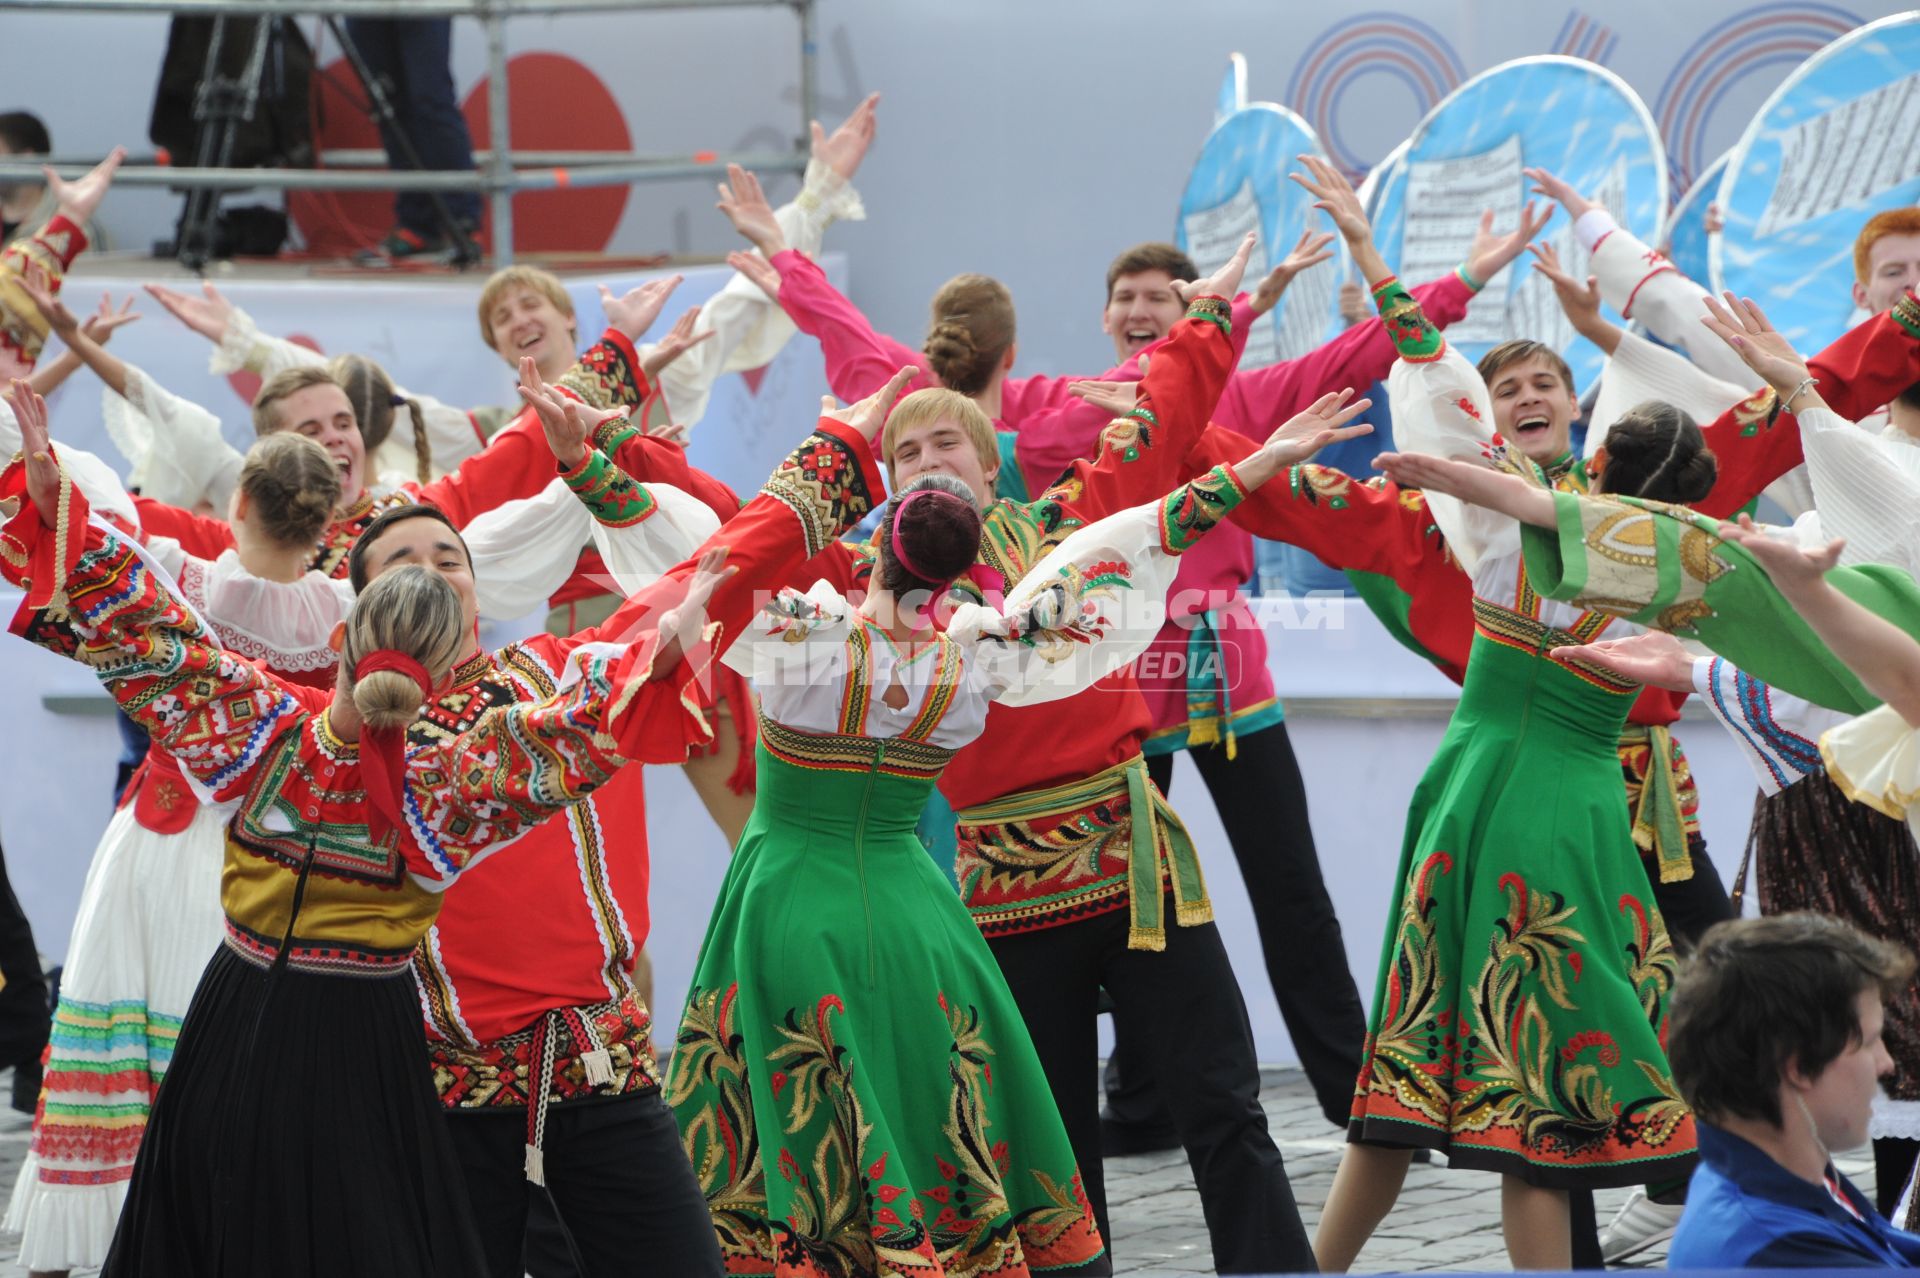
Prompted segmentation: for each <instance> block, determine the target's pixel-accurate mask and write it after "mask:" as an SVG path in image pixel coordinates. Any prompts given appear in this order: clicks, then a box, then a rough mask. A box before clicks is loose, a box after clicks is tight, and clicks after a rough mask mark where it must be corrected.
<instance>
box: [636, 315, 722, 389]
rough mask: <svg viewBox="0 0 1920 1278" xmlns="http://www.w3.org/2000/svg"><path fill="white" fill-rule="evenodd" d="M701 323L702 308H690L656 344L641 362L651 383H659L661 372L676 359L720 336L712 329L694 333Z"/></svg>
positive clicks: (643, 370)
mask: <svg viewBox="0 0 1920 1278" xmlns="http://www.w3.org/2000/svg"><path fill="white" fill-rule="evenodd" d="M699 322H700V308H699V307H698V306H689V307H688V308H687V309H686V310H685V311H684V312H682V314H681V316H680V318H679V319H677V320H675V321H674V322H673V327H672V328H671V329H668V330H667V335H666V336H665V337H663V338H661V339H660V340H659V341H658V342H656V343H655V344H654V347H653V349H652V350H651V351H648V352H647V354H646V357H645V358H643V359H642V360H641V361H640V371H641V372H643V373H645V374H646V375H647V380H648V381H649V382H653V381H658V380H659V377H660V370H662V369H664V368H665V367H666V366H667V365H669V364H671V363H673V361H675V360H676V359H679V358H680V357H681V356H682V355H685V354H686V353H687V352H688V351H690V350H692V349H693V348H694V347H696V346H698V345H699V344H700V343H702V342H704V341H706V340H707V339H708V338H709V337H715V336H718V334H717V333H716V331H715V330H713V329H711V328H710V329H708V330H707V331H706V332H704V333H696V332H694V331H693V329H694V325H696V324H698V323H699Z"/></svg>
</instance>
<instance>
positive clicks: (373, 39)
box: [347, 18, 480, 236]
mask: <svg viewBox="0 0 1920 1278" xmlns="http://www.w3.org/2000/svg"><path fill="white" fill-rule="evenodd" d="M347 35H348V36H349V37H350V38H351V39H352V40H353V43H354V45H355V46H356V47H357V48H358V49H359V50H360V56H361V57H363V58H365V59H366V61H367V69H368V70H370V71H372V72H373V73H374V74H375V75H377V76H379V77H380V78H381V79H382V80H383V81H385V82H386V85H387V91H388V94H389V96H390V97H391V98H392V99H393V111H394V115H395V116H397V117H398V118H399V121H400V124H401V127H402V128H404V129H406V131H407V140H408V141H410V142H412V143H413V147H414V150H416V151H418V152H419V153H420V163H421V164H422V165H424V166H425V167H427V168H429V169H470V168H472V167H473V138H472V136H471V135H470V134H469V133H468V132H467V118H466V117H465V116H464V115H462V114H460V103H459V101H458V100H457V99H456V98H455V97H454V90H453V67H452V63H451V58H452V54H453V19H451V18H348V19H347ZM380 142H381V145H382V146H384V147H385V148H386V151H387V162H388V164H389V165H390V166H391V167H393V168H396V169H400V168H410V167H412V166H410V165H409V164H408V163H407V161H406V158H405V152H404V151H403V150H402V149H401V146H400V142H399V140H398V139H397V138H396V137H395V136H394V134H393V131H392V130H391V129H389V128H387V127H386V126H385V125H382V126H381V128H380ZM441 194H442V195H443V196H444V197H445V199H446V201H447V208H448V210H449V211H450V212H451V213H452V214H453V216H454V217H455V218H456V219H458V220H460V221H462V222H466V223H468V224H469V225H472V226H478V225H479V224H480V196H479V195H478V194H476V193H475V192H472V191H444V192H442V193H441ZM393 214H394V220H395V221H397V222H398V223H399V224H400V225H401V226H403V227H405V228H406V229H407V230H409V231H412V232H414V233H415V234H416V235H421V236H436V235H439V234H440V224H439V222H438V221H437V220H436V219H435V216H434V209H433V199H432V197H431V196H429V195H428V194H427V193H425V192H423V191H403V192H401V193H400V194H399V195H396V196H395V197H394V200H393Z"/></svg>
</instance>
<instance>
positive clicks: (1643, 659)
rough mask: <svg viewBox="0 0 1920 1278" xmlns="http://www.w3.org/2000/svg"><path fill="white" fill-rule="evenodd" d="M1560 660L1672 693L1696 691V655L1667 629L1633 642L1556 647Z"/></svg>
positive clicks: (1614, 641) (1624, 640)
mask: <svg viewBox="0 0 1920 1278" xmlns="http://www.w3.org/2000/svg"><path fill="white" fill-rule="evenodd" d="M1552 656H1553V657H1555V658H1556V659H1558V660H1560V661H1579V662H1584V663H1585V664H1587V665H1590V666H1598V667H1600V668H1601V669H1602V670H1607V671H1611V672H1612V673H1614V674H1617V675H1619V676H1620V677H1621V678H1622V679H1630V680H1632V681H1633V682H1634V683H1644V684H1646V685H1647V686H1648V687H1650V688H1665V689H1666V690H1667V691H1669V692H1691V691H1693V654H1692V653H1691V652H1688V651H1687V649H1686V645H1685V644H1683V643H1681V642H1680V641H1679V640H1678V639H1675V638H1674V637H1673V636H1672V635H1670V634H1668V633H1667V632H1666V631H1664V630H1649V631H1647V632H1646V633H1645V634H1641V635H1634V636H1633V637H1632V638H1630V639H1602V640H1600V641H1599V642H1597V643H1583V644H1569V645H1568V646H1566V647H1564V648H1555V649H1554V650H1553V652H1552Z"/></svg>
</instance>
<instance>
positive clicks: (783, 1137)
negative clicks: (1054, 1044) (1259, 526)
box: [665, 345, 1370, 1278]
mask: <svg viewBox="0 0 1920 1278" xmlns="http://www.w3.org/2000/svg"><path fill="white" fill-rule="evenodd" d="M1184 356H1185V348H1184V347H1180V346H1178V345H1176V346H1175V348H1174V349H1173V350H1172V352H1171V353H1169V354H1168V355H1167V356H1166V359H1167V361H1168V364H1169V366H1170V367H1171V366H1173V365H1174V364H1175V363H1176V362H1177V361H1179V360H1181V359H1182V358H1183V357H1184ZM958 398H959V396H957V394H956V392H955V391H954V390H950V389H946V388H928V389H924V390H920V391H916V392H914V394H912V395H909V396H908V397H907V398H906V399H904V400H902V401H901V402H900V404H899V405H898V406H897V407H896V408H895V410H894V412H893V414H892V415H891V417H890V418H889V419H888V420H889V425H888V432H889V435H888V438H889V439H892V438H893V432H894V431H895V430H896V428H897V427H898V425H899V423H901V422H902V421H910V420H918V419H919V418H921V417H923V416H925V415H926V414H927V413H929V412H931V413H933V414H935V415H936V416H937V415H939V414H941V413H944V412H950V411H952V407H953V406H952V403H951V401H952V400H954V399H958ZM1346 398H1347V396H1346V395H1345V394H1340V395H1329V396H1325V397H1323V399H1322V400H1321V401H1320V402H1319V403H1318V404H1316V405H1315V406H1314V410H1312V411H1311V412H1310V414H1305V415H1303V419H1305V420H1301V419H1296V420H1294V421H1290V422H1288V423H1287V424H1286V425H1283V426H1282V427H1281V428H1280V429H1279V430H1278V431H1276V432H1275V435H1274V437H1273V439H1272V440H1270V441H1268V443H1267V444H1266V445H1265V446H1263V447H1262V448H1260V449H1259V450H1258V451H1257V452H1255V453H1254V454H1253V455H1251V456H1248V457H1246V458H1245V459H1243V460H1242V461H1241V462H1240V463H1238V464H1237V465H1235V466H1221V467H1218V468H1216V469H1215V470H1213V471H1211V472H1208V473H1207V474H1205V475H1202V476H1201V477H1200V478H1198V479H1195V480H1193V481H1192V482H1190V483H1188V484H1186V485H1185V486H1183V487H1181V488H1180V489H1178V490H1176V491H1175V492H1174V493H1172V494H1171V495H1170V496H1167V497H1165V498H1163V499H1162V500H1160V501H1157V502H1150V503H1148V504H1146V505H1142V506H1137V507H1134V508H1131V509H1125V510H1122V511H1120V512H1119V513H1116V514H1113V515H1110V516H1108V517H1106V518H1104V519H1099V520H1096V521H1094V522H1092V523H1089V524H1086V525H1085V526H1083V527H1080V528H1077V529H1075V530H1074V531H1072V532H1071V533H1069V534H1067V535H1066V536H1065V537H1064V538H1063V539H1062V540H1060V541H1059V543H1058V544H1057V545H1056V546H1054V547H1053V549H1052V550H1051V551H1049V552H1047V553H1046V554H1045V555H1044V557H1042V558H1040V559H1039V560H1038V561H1037V562H1036V563H1035V564H1034V565H1033V566H1032V568H1031V569H1030V570H1029V571H1027V572H1026V574H1025V575H1024V576H1023V577H1022V578H1020V580H1019V581H1018V583H1017V584H1015V585H1013V586H1012V587H1011V588H1010V589H1009V590H1007V592H1006V595H1005V600H1004V602H1003V603H1002V602H998V601H997V596H996V602H994V603H992V604H988V603H984V602H981V603H975V602H966V603H961V604H959V605H958V606H957V607H956V606H955V605H954V604H953V602H952V599H951V597H950V595H949V591H950V589H951V588H952V587H953V586H954V584H955V582H956V581H957V580H959V579H961V578H963V577H965V576H966V575H967V574H968V573H970V572H972V571H973V570H974V567H975V564H976V561H977V559H978V556H979V555H980V553H981V540H982V527H983V516H982V513H981V510H980V506H979V501H978V498H977V497H976V495H975V493H974V491H973V489H972V488H970V487H969V486H968V484H967V483H966V482H965V481H964V480H962V479H960V478H959V477H957V476H956V475H954V474H946V473H939V472H932V473H925V474H921V475H919V476H918V477H916V478H914V479H912V480H910V481H909V482H907V483H906V484H905V485H904V486H903V487H902V489H901V490H900V491H898V492H897V493H895V494H894V496H893V498H892V499H891V500H890V501H889V502H888V503H887V505H886V507H885V508H884V509H883V511H882V512H881V519H880V523H879V528H878V530H877V532H876V533H875V536H874V545H875V548H876V558H875V563H874V569H873V574H872V577H871V581H870V587H869V589H868V590H867V591H866V593H865V597H864V598H863V599H862V600H860V601H859V602H858V603H855V602H853V601H851V600H849V599H848V598H846V597H843V596H842V595H841V594H840V593H839V592H838V591H837V590H835V589H834V588H833V587H832V586H831V585H829V584H828V583H827V582H825V581H820V582H817V583H816V584H815V585H814V586H813V587H812V588H811V589H810V590H809V591H807V592H806V593H804V594H802V593H800V592H799V591H797V590H793V589H788V590H784V591H782V592H781V593H780V594H779V595H778V596H777V597H776V598H775V599H773V600H772V601H771V602H770V603H768V604H767V606H766V607H765V608H764V609H763V610H762V611H761V612H760V614H759V615H758V616H757V617H756V618H755V619H754V622H753V625H752V626H751V628H750V629H749V630H748V632H747V633H746V634H744V635H743V636H742V638H741V640H740V642H738V643H737V644H736V645H735V646H734V648H733V649H732V650H731V651H730V652H729V653H728V655H727V656H726V658H725V660H726V661H727V663H728V664H729V665H731V666H733V667H735V668H736V669H738V670H740V671H741V673H743V674H747V675H749V676H750V677H751V679H752V681H753V683H754V686H755V689H756V691H757V692H758V693H759V697H760V707H761V720H760V731H759V746H758V759H757V769H758V777H759V788H758V794H757V797H756V800H755V804H754V810H753V816H752V818H751V820H750V821H749V822H748V824H747V829H746V833H745V834H744V835H743V836H742V838H741V840H740V843H739V846H738V847H737V849H736V850H735V853H734V857H733V861H732V863H731V865H730V866H729V868H728V874H727V879H726V882H725V884H724V885H723V886H722V888H721V891H720V898H719V901H718V902H717V904H716V905H715V907H714V913H713V918H712V921H711V922H710V923H709V925H708V930H707V936H706V941H705V943H704V944H703V945H702V947H701V954H700V959H699V961H698V963H697V965H696V969H695V974H694V978H693V985H692V988H691V990H690V991H689V993H688V997H687V1006H686V1011H685V1014H684V1016H683V1018H682V1020H681V1023H680V1032H679V1035H678V1038H677V1040H676V1046H675V1050H674V1054H673V1057H672V1060H671V1061H670V1063H669V1066H668V1071H667V1079H666V1084H665V1087H666V1096H667V1100H668V1103H669V1104H671V1105H672V1106H673V1108H674V1112H675V1117H676V1118H677V1119H678V1120H679V1123H680V1128H681V1131H682V1133H683V1134H684V1138H685V1141H686V1145H687V1152H688V1153H689V1155H690V1156H691V1157H692V1159H693V1162H694V1166H695V1169H696V1171H697V1172H698V1173H699V1174H700V1177H701V1181H702V1188H703V1189H704V1190H705V1192H706V1195H707V1202H708V1206H709V1210H710V1211H711V1213H712V1215H713V1220H714V1227H715V1230H716V1231H717V1233H718V1235H719V1239H720V1246H721V1251H722V1254H723V1256H724V1258H725V1260H726V1261H727V1264H728V1267H729V1270H730V1271H736V1272H754V1273H759V1272H769V1271H770V1272H774V1273H779V1274H783V1275H794V1276H795V1278H802V1276H805V1278H814V1276H820V1275H839V1274H870V1273H914V1274H929V1275H945V1274H952V1275H961V1274H979V1273H993V1274H998V1275H1005V1276H1007V1278H1014V1276H1016V1275H1026V1274H1028V1273H1041V1272H1047V1273H1051V1272H1055V1271H1059V1270H1062V1269H1069V1268H1071V1269H1075V1270H1076V1271H1078V1267H1079V1266H1083V1265H1087V1264H1089V1263H1091V1262H1095V1261H1097V1260H1098V1259H1099V1258H1100V1256H1101V1255H1102V1252H1103V1250H1104V1244H1103V1242H1102V1239H1101V1233H1100V1229H1099V1227H1098V1225H1097V1223H1096V1220H1095V1213H1094V1208H1093V1206H1092V1204H1091V1203H1090V1202H1089V1200H1088V1197H1087V1193H1086V1190H1085V1188H1084V1186H1083V1184H1082V1182H1081V1178H1080V1173H1079V1169H1078V1168H1077V1167H1076V1165H1075V1158H1074V1152H1073V1146H1072V1144H1071V1143H1070V1141H1069V1140H1068V1136H1067V1131H1066V1128H1065V1126H1064V1125H1063V1124H1062V1122H1061V1119H1060V1114H1059V1111H1058V1109H1057V1108H1056V1105H1055V1101H1054V1096H1053V1092H1052V1089H1051V1087H1050V1085H1049V1082H1048V1079H1047V1075H1046V1072H1045V1070H1044V1068H1043V1067H1042V1064H1041V1061H1040V1058H1039V1056H1038V1055H1037V1054H1036V1052H1035V1050H1034V1046H1033V1041H1032V1038H1031V1037H1030V1035H1029V1032H1028V1027H1027V1025H1026V1022H1025V1020H1024V1019H1023V1017H1022V1014H1021V1011H1020V1008H1019V1005H1018V1004H1017V1003H1016V1002H1015V1000H1014V996H1013V994H1012V992H1011V991H1010V990H1009V989H1008V987H1007V981H1006V978H1005V977H1004V976H1003V975H1002V973H1001V970H1000V965H999V963H998V962H997V961H996V960H995V958H994V956H993V953H992V951H991V950H989V949H988V947H987V943H986V940H985V938H984V937H983V936H982V935H981V932H980V929H979V927H977V926H976V925H975V923H974V921H973V919H972V918H971V916H970V915H969V914H968V911H967V909H966V907H965V906H964V905H962V904H961V902H960V900H959V899H958V898H957V897H956V896H955V894H954V891H953V888H952V885H951V884H950V883H949V882H948V881H947V879H946V878H945V877H944V876H943V875H942V874H941V872H940V870H939V869H937V868H936V867H935V865H934V864H933V862H932V860H931V859H930V858H929V857H928V856H927V855H926V852H925V850H924V849H923V847H922V845H921V843H920V841H919V839H918V837H917V836H916V835H915V832H914V831H915V824H916V822H917V820H918V818H919V816H920V813H921V811H922V809H923V808H924V807H925V805H926V801H927V797H928V795H929V793H930V792H931V791H932V789H933V786H934V783H935V782H936V780H937V779H938V778H939V776H940V774H941V772H942V770H943V769H944V768H945V766H946V764H947V761H948V760H949V759H950V758H951V757H952V756H953V754H954V753H955V752H956V751H957V750H959V749H960V748H962V747H963V746H965V745H967V744H968V743H969V742H971V741H973V740H974V739H975V738H977V737H978V736H980V734H981V733H982V731H983V730H984V729H985V727H986V722H987V712H988V709H989V707H990V706H993V705H995V704H1000V705H1038V704H1040V703H1042V702H1047V701H1053V700H1056V699H1059V698H1062V697H1067V696H1071V695H1073V694H1075V693H1078V692H1080V691H1083V690H1084V689H1086V688H1087V687H1089V686H1090V685H1091V684H1093V683H1094V682H1095V681H1096V680H1098V679H1099V678H1101V677H1103V676H1105V675H1107V674H1110V673H1112V672H1113V671H1115V670H1118V669H1120V668H1121V667H1123V666H1124V665H1126V664H1127V663H1128V662H1130V661H1131V660H1132V659H1133V658H1134V657H1135V656H1137V655H1138V654H1139V653H1140V652H1141V651H1142V650H1144V649H1145V647H1146V645H1147V644H1148V643H1149V642H1150V641H1151V640H1152V638H1153V636H1154V634H1155V633H1156V632H1157V630H1158V626H1159V619H1160V615H1161V613H1162V612H1163V611H1164V609H1163V608H1160V607H1153V608H1142V607H1140V606H1139V605H1140V604H1143V603H1147V602H1149V601H1150V602H1152V603H1154V604H1156V605H1157V604H1160V603H1163V602H1164V598H1165V595H1166V591H1167V587H1168V585H1169V584H1170V583H1171V582H1172V580H1173V574H1174V570H1175V568H1176V567H1177V566H1178V563H1179V558H1178V556H1179V555H1180V554H1181V553H1182V552H1184V551H1185V550H1187V549H1188V548H1189V547H1191V546H1193V545H1194V544H1196V543H1197V542H1198V541H1199V540H1200V539H1201V537H1202V536H1203V535H1205V534H1206V533H1207V532H1208V531H1210V530H1211V529H1212V528H1214V527H1215V526H1217V525H1218V524H1219V522H1220V521H1221V520H1222V518H1223V517H1224V516H1225V515H1226V513H1227V512H1228V511H1230V510H1232V509H1233V508H1234V507H1235V506H1236V505H1238V504H1239V503H1240V501H1241V500H1242V499H1243V498H1245V497H1246V495H1247V494H1248V493H1249V492H1251V491H1252V490H1253V489H1255V488H1257V487H1258V486H1259V485H1260V484H1262V483H1264V482H1266V481H1267V480H1268V479H1270V478H1272V477H1273V476H1274V475H1276V474H1278V473H1280V471H1282V470H1283V469H1285V468H1286V467H1287V466H1289V465H1291V464H1292V463H1293V462H1296V461H1299V460H1301V459H1302V458H1304V457H1305V456H1308V455H1310V454H1311V453H1312V452H1313V451H1314V450H1315V449H1317V448H1319V447H1321V446H1323V445H1324V444H1326V443H1329V442H1332V441H1333V440H1334V439H1337V438H1345V437H1348V436H1351V435H1353V434H1357V433H1361V432H1362V431H1364V430H1366V429H1370V428H1367V427H1360V428H1345V429H1343V427H1344V423H1345V422H1346V421H1348V420H1350V419H1351V417H1353V416H1354V415H1356V414H1358V413H1359V412H1360V411H1362V410H1363V409H1364V408H1365V407H1367V401H1365V400H1362V401H1359V402H1358V403H1357V404H1352V405H1347V404H1346V402H1345V401H1346ZM960 403H961V404H963V405H964V404H966V401H965V400H964V399H960ZM929 405H931V407H929ZM961 446H962V447H965V446H968V445H961ZM1173 855H1174V858H1175V859H1181V864H1180V865H1179V866H1178V867H1177V868H1176V869H1175V871H1174V872H1175V874H1176V875H1178V876H1180V881H1181V882H1182V883H1183V884H1186V883H1189V882H1196V881H1197V878H1198V866H1197V864H1194V863H1193V862H1192V858H1191V853H1190V852H1187V853H1185V854H1182V853H1177V852H1176V853H1174V854H1173ZM1183 856H1184V859H1182V858H1183ZM1139 864H1140V868H1139V874H1140V876H1141V878H1142V881H1143V882H1147V883H1150V884H1151V885H1152V888H1153V889H1157V886H1158V885H1157V878H1158V875H1159V873H1160V871H1159V868H1158V866H1157V864H1155V862H1154V859H1153V858H1149V857H1146V856H1142V857H1140V858H1139ZM1142 896H1143V897H1144V898H1146V900H1147V903H1146V904H1145V905H1144V906H1143V909H1144V916H1143V917H1144V918H1145V921H1146V925H1147V926H1149V927H1157V926H1160V925H1161V924H1163V922H1164V920H1163V919H1162V918H1161V900H1160V893H1159V892H1158V890H1144V891H1143V892H1142Z"/></svg>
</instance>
